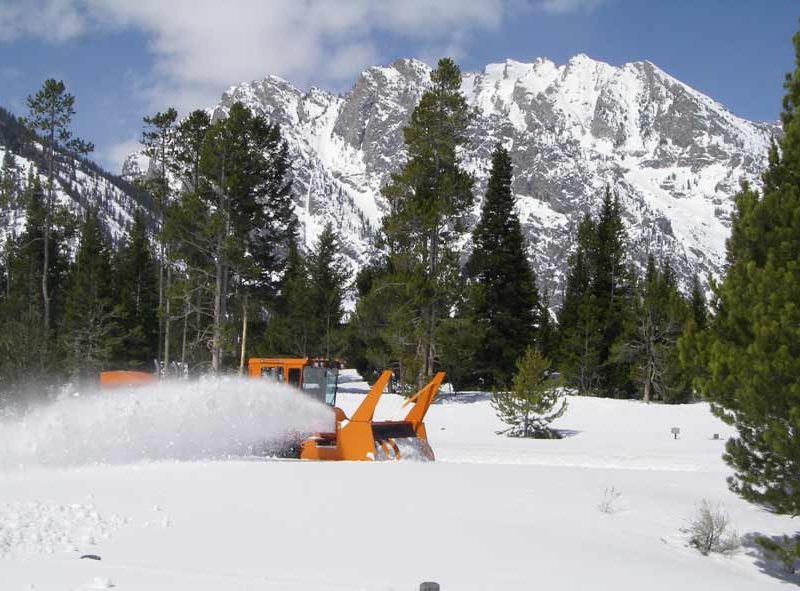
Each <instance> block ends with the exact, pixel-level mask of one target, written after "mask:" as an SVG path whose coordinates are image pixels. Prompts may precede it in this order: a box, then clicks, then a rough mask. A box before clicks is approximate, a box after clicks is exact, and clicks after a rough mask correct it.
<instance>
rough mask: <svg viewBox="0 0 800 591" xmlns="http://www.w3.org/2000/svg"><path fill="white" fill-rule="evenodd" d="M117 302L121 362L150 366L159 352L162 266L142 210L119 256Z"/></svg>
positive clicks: (134, 221)
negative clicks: (156, 258) (159, 294)
mask: <svg viewBox="0 0 800 591" xmlns="http://www.w3.org/2000/svg"><path fill="white" fill-rule="evenodd" d="M116 261H117V264H116V273H115V275H116V282H115V283H116V302H117V309H116V310H115V314H116V316H117V319H118V322H119V326H120V329H121V331H122V334H121V338H120V343H119V344H120V350H119V352H118V353H117V355H116V357H117V358H118V359H119V362H118V363H117V365H120V363H122V364H128V365H130V366H131V367H142V366H145V367H146V366H148V365H149V364H151V363H152V361H153V360H154V359H156V357H157V354H158V267H157V264H156V262H155V260H154V259H153V255H152V252H151V250H150V240H149V238H148V234H147V219H146V218H145V215H144V213H143V212H142V211H141V210H138V211H137V212H136V213H135V214H134V216H133V226H132V228H131V230H130V232H129V234H128V236H127V237H126V238H125V240H124V241H123V242H122V243H121V244H120V246H119V249H118V252H117V256H116Z"/></svg>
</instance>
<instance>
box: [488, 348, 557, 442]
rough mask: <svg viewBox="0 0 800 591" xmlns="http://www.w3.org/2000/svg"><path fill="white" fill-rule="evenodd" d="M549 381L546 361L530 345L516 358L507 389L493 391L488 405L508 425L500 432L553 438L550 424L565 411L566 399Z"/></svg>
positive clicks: (548, 365)
mask: <svg viewBox="0 0 800 591" xmlns="http://www.w3.org/2000/svg"><path fill="white" fill-rule="evenodd" d="M559 386H560V384H559V383H558V382H554V381H553V380H552V377H551V374H550V361H549V360H548V359H547V358H546V357H544V356H543V355H542V353H541V352H540V351H539V349H537V348H535V347H530V348H529V349H528V350H527V351H526V352H525V354H524V355H523V356H522V357H520V358H519V360H518V361H517V371H516V374H515V375H514V381H513V382H512V386H511V390H510V391H508V392H497V391H496V392H494V393H493V394H492V406H493V407H494V409H495V412H497V416H498V417H499V418H500V420H501V421H503V422H504V423H505V424H506V425H508V429H506V430H505V431H504V433H508V434H509V435H510V436H512V437H536V438H540V439H551V438H557V437H558V434H557V433H556V432H554V431H552V430H551V429H550V427H549V425H550V423H552V422H553V421H554V420H556V419H557V418H559V417H560V416H562V415H563V414H564V413H565V412H566V410H567V399H566V397H565V396H564V393H563V392H562V391H561V389H560V388H559Z"/></svg>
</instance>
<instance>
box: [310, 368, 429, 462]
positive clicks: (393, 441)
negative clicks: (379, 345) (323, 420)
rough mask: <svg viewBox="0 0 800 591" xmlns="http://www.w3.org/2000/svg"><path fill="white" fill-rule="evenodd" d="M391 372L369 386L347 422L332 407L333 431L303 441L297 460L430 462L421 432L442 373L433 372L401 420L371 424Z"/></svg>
mask: <svg viewBox="0 0 800 591" xmlns="http://www.w3.org/2000/svg"><path fill="white" fill-rule="evenodd" d="M391 377H392V372H391V371H389V370H387V371H384V372H383V373H382V374H381V375H380V377H379V378H378V379H377V381H376V382H375V383H374V384H373V385H372V388H371V389H370V391H369V393H368V394H367V396H366V398H364V401H363V402H362V403H361V404H360V405H359V407H358V408H357V409H356V411H355V412H354V413H353V416H352V417H350V419H348V418H347V416H346V415H345V414H344V412H343V411H342V410H341V409H339V408H336V431H335V432H333V433H315V434H314V435H312V436H311V437H309V438H308V439H306V440H305V441H303V444H302V448H301V450H300V458H301V459H303V460H354V461H359V460H367V461H371V460H400V459H417V460H433V459H434V455H433V450H432V449H431V447H430V445H429V444H428V435H427V433H426V431H425V423H424V422H423V420H424V419H425V414H426V413H427V412H428V408H430V405H431V403H432V402H433V399H434V397H435V396H436V393H437V392H438V391H439V387H440V386H441V384H442V381H443V380H444V372H439V373H437V374H436V375H435V376H434V378H433V379H432V380H431V381H430V382H428V384H427V385H425V386H424V387H423V388H422V389H421V390H420V391H419V392H417V393H416V394H415V395H414V396H412V397H411V398H410V399H409V400H408V402H407V404H413V406H412V407H411V410H409V412H408V414H407V415H406V417H405V419H403V420H400V421H377V422H375V421H373V420H372V417H373V415H374V414H375V408H376V407H377V406H378V401H379V400H380V398H381V394H382V393H383V390H384V389H385V388H386V385H387V384H388V383H389V380H390V379H391Z"/></svg>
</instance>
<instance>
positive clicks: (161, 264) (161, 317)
mask: <svg viewBox="0 0 800 591" xmlns="http://www.w3.org/2000/svg"><path fill="white" fill-rule="evenodd" d="M159 227H160V222H159ZM158 253H159V254H158V354H157V355H156V361H157V363H158V367H159V371H160V370H161V360H162V359H163V357H162V356H161V352H162V347H163V346H164V242H163V240H162V239H159V245H158Z"/></svg>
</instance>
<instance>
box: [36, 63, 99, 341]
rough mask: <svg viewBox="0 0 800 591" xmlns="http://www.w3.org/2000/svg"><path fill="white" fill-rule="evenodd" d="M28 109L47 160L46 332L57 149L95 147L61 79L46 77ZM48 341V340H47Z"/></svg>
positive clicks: (46, 327) (74, 151) (72, 150)
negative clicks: (76, 119) (84, 136)
mask: <svg viewBox="0 0 800 591" xmlns="http://www.w3.org/2000/svg"><path fill="white" fill-rule="evenodd" d="M28 110H29V111H30V117H29V119H27V120H26V121H25V123H26V124H27V126H28V127H29V128H30V129H31V130H32V131H33V132H34V133H36V134H37V135H38V137H39V139H40V141H41V143H42V146H43V149H44V155H45V159H46V162H47V199H46V201H45V219H44V223H43V240H44V244H43V253H44V260H43V265H44V266H43V269H44V272H43V273H42V275H41V278H42V285H41V291H42V302H43V309H42V313H43V325H44V331H45V332H46V333H49V332H50V327H51V325H52V324H51V320H52V318H51V316H52V315H51V300H52V298H53V292H52V286H51V285H49V279H50V270H49V269H50V252H51V248H50V238H51V233H52V225H53V210H54V206H55V202H54V197H53V196H54V191H55V174H56V152H57V150H58V149H59V148H62V149H64V150H66V151H67V152H68V153H71V154H72V155H74V157H77V156H79V155H81V154H87V153H89V152H91V151H92V150H94V146H93V145H92V144H91V143H88V142H84V141H83V140H81V139H78V138H76V137H74V136H73V134H72V132H71V131H70V129H69V126H70V123H71V122H72V117H73V116H74V115H75V97H74V96H72V95H71V94H69V93H68V92H66V87H65V86H64V83H63V82H61V81H56V80H53V79H52V78H51V79H48V80H45V82H44V84H43V85H42V88H41V89H40V90H39V91H38V92H37V93H36V94H35V95H33V96H29V97H28ZM45 345H46V344H45Z"/></svg>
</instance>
